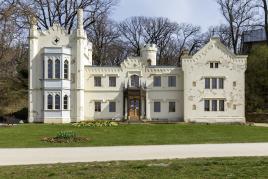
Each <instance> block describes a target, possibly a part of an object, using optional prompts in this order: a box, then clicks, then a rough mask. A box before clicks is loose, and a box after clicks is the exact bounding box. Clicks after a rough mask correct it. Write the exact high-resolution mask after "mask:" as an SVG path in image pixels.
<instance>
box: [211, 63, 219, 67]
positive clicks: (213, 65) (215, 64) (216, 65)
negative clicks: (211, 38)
mask: <svg viewBox="0 0 268 179" xmlns="http://www.w3.org/2000/svg"><path fill="white" fill-rule="evenodd" d="M209 66H210V68H219V62H210V63H209Z"/></svg>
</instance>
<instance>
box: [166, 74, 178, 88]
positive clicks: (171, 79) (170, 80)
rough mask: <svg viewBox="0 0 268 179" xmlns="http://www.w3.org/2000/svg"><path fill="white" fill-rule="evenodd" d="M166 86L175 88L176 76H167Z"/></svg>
mask: <svg viewBox="0 0 268 179" xmlns="http://www.w3.org/2000/svg"><path fill="white" fill-rule="evenodd" d="M168 86H169V87H176V76H169V77H168Z"/></svg>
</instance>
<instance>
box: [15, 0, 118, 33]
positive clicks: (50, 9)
mask: <svg viewBox="0 0 268 179" xmlns="http://www.w3.org/2000/svg"><path fill="white" fill-rule="evenodd" d="M18 3H19V4H20V6H21V7H22V8H24V9H31V11H32V12H33V13H34V14H35V16H36V17H37V20H38V22H39V23H38V26H39V28H45V29H48V28H49V27H50V26H52V25H53V23H55V22H57V23H59V24H60V25H61V26H63V27H64V28H65V29H66V30H67V31H68V32H69V33H70V32H71V30H72V29H73V27H74V26H75V24H76V22H75V18H76V14H77V9H78V8H83V9H84V12H85V15H84V17H85V19H84V27H85V28H88V27H89V26H90V25H92V24H93V23H94V22H95V21H96V19H97V18H99V17H100V16H102V15H104V14H106V13H107V12H109V10H110V9H111V8H112V7H113V6H114V5H115V4H116V3H117V0H55V1H50V0H19V1H18Z"/></svg>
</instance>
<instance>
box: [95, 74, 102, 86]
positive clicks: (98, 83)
mask: <svg viewBox="0 0 268 179" xmlns="http://www.w3.org/2000/svg"><path fill="white" fill-rule="evenodd" d="M94 86H97V87H100V86H101V77H100V76H95V77H94Z"/></svg>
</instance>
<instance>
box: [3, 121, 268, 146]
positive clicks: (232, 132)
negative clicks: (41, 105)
mask: <svg viewBox="0 0 268 179" xmlns="http://www.w3.org/2000/svg"><path fill="white" fill-rule="evenodd" d="M59 131H75V132H76V133H77V134H78V135H79V136H84V137H87V138H89V139H90V140H89V141H87V142H81V143H68V144H66V143H65V144H55V143H47V142H44V141H41V139H42V138H44V137H53V136H55V135H56V134H57V132H59ZM238 142H242V143H244V142H268V128H264V127H253V126H243V125H202V124H135V125H134V124H133V125H119V126H114V127H100V128H90V127H81V128H78V127H74V126H72V125H70V124H67V125H47V124H23V125H17V126H13V127H0V147H2V148H7V147H63V146H64V147H66V146H70V147H71V146H118V145H147V144H152V145H155V144H200V143H238Z"/></svg>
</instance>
